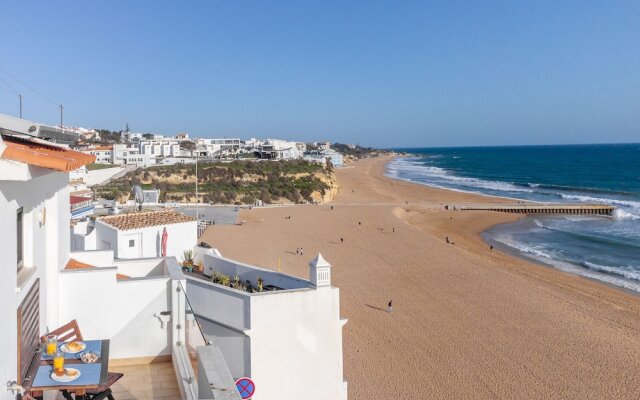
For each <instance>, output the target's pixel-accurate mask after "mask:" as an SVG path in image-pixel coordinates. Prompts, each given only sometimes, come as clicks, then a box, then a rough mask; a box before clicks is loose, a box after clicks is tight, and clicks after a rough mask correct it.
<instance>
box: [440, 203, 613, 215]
mask: <svg viewBox="0 0 640 400" xmlns="http://www.w3.org/2000/svg"><path fill="white" fill-rule="evenodd" d="M454 207H455V210H462V211H464V210H475V211H497V212H505V213H512V214H576V215H606V216H612V215H613V212H614V211H615V207H613V206H608V205H605V204H548V203H545V204H537V203H518V204H455V205H450V206H449V209H454Z"/></svg>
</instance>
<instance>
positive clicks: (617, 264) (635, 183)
mask: <svg viewBox="0 0 640 400" xmlns="http://www.w3.org/2000/svg"><path fill="white" fill-rule="evenodd" d="M394 150H396V151H402V152H406V153H409V154H411V155H410V156H407V157H401V158H397V159H395V160H393V161H391V162H390V163H389V164H388V165H387V176H389V177H392V178H396V179H403V180H408V181H411V182H415V183H419V184H424V185H428V186H434V187H440V188H446V189H453V190H460V191H466V192H474V193H481V194H487V195H493V196H500V197H509V198H514V199H524V200H534V201H543V202H570V203H579V202H587V203H603V204H609V205H613V206H615V207H616V211H615V215H614V216H613V218H610V217H595V216H594V217H589V216H577V215H575V216H572V215H566V216H537V215H532V216H528V217H526V218H524V219H522V220H520V221H518V222H515V223H510V224H502V225H498V226H496V227H494V228H492V229H490V230H488V231H487V232H485V234H484V236H485V238H486V239H487V240H489V241H492V242H495V243H499V244H501V245H503V246H507V248H509V249H511V250H513V251H514V252H516V253H517V254H519V255H521V256H524V257H527V258H531V259H534V260H537V261H540V262H543V263H545V264H548V265H552V266H554V267H555V268H558V269H561V270H563V271H566V272H570V273H574V274H578V275H582V276H585V277H588V278H592V279H597V280H600V281H603V282H606V283H608V284H612V285H616V286H620V287H623V288H626V289H628V290H631V291H634V292H637V293H640V144H598V145H562V146H508V147H461V148H407V149H394Z"/></svg>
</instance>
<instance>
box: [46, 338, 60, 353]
mask: <svg viewBox="0 0 640 400" xmlns="http://www.w3.org/2000/svg"><path fill="white" fill-rule="evenodd" d="M45 343H46V348H45V352H46V353H47V355H48V356H52V355H54V354H56V350H58V348H57V347H58V337H57V336H56V335H47V338H46V342H45Z"/></svg>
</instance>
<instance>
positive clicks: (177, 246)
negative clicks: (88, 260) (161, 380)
mask: <svg viewBox="0 0 640 400" xmlns="http://www.w3.org/2000/svg"><path fill="white" fill-rule="evenodd" d="M165 227H166V228H167V234H168V235H169V238H168V240H167V257H171V256H173V257H176V258H177V259H178V261H182V252H183V251H185V250H187V249H191V248H193V246H194V245H195V244H196V242H197V240H198V238H197V235H198V232H197V228H196V221H190V222H183V223H180V224H168V225H159V226H153V227H148V228H142V229H130V230H126V231H120V230H117V229H116V228H114V227H112V226H111V225H108V224H106V223H104V222H102V221H100V220H98V221H96V232H97V238H96V243H97V246H98V249H105V247H103V246H102V243H103V242H104V241H106V242H109V243H110V244H111V249H113V250H114V251H115V256H116V257H117V258H140V257H142V258H152V257H160V256H161V254H162V247H161V244H162V231H163V229H164V228H165ZM132 235H140V237H141V240H140V242H137V241H136V243H135V246H138V247H136V248H130V247H129V239H131V238H134V237H135V236H132Z"/></svg>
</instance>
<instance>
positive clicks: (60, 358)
mask: <svg viewBox="0 0 640 400" xmlns="http://www.w3.org/2000/svg"><path fill="white" fill-rule="evenodd" d="M53 371H54V372H55V373H56V375H58V376H62V375H64V353H62V352H60V351H59V352H57V353H56V355H55V356H54V357H53Z"/></svg>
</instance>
